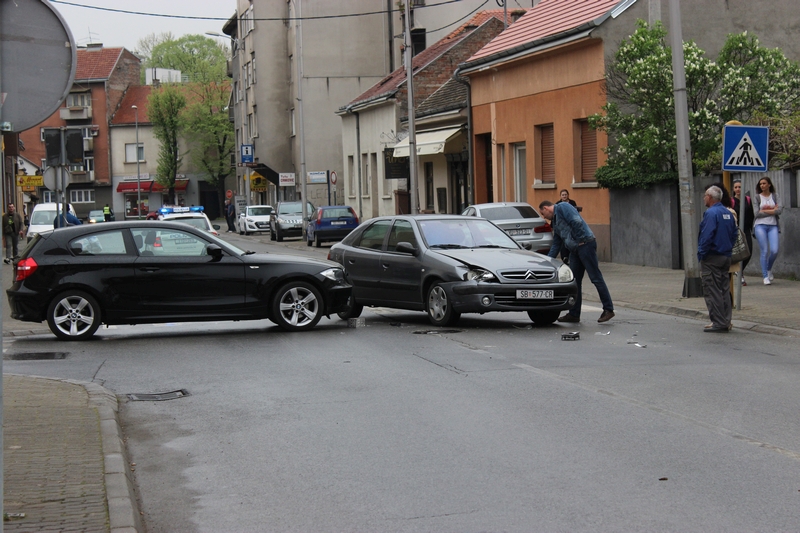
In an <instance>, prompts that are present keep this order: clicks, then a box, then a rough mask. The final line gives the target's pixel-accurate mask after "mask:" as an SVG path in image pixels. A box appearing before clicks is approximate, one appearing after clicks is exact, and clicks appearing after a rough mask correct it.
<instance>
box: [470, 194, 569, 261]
mask: <svg viewBox="0 0 800 533" xmlns="http://www.w3.org/2000/svg"><path fill="white" fill-rule="evenodd" d="M461 214H462V215H467V216H472V217H481V218H486V219H488V220H491V221H492V222H494V224H495V225H496V226H498V227H499V228H500V229H502V230H503V231H505V232H506V233H508V235H509V236H510V237H511V238H513V239H514V240H515V241H517V242H518V243H520V244H521V245H522V246H523V247H524V248H526V249H528V250H532V251H534V252H539V253H540V254H545V255H546V254H547V252H549V251H550V247H551V246H552V245H553V228H552V227H551V226H550V224H549V223H548V222H547V221H546V220H545V219H544V218H542V216H541V215H540V214H539V212H538V211H536V209H534V208H533V206H532V205H530V204H526V203H525V202H494V203H490V204H475V205H471V206H469V207H467V208H466V209H465V210H464V212H463V213H461Z"/></svg>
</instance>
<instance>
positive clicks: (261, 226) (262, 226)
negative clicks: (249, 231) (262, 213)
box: [256, 222, 267, 228]
mask: <svg viewBox="0 0 800 533" xmlns="http://www.w3.org/2000/svg"><path fill="white" fill-rule="evenodd" d="M256 226H258V227H259V228H266V227H267V223H266V222H256Z"/></svg>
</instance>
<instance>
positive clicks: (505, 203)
mask: <svg viewBox="0 0 800 533" xmlns="http://www.w3.org/2000/svg"><path fill="white" fill-rule="evenodd" d="M499 205H507V206H509V207H513V206H517V205H526V206H528V207H533V206H532V205H531V204H529V203H528V202H490V203H486V204H473V205H470V206H467V207H477V208H478V209H482V208H485V207H497V206H499ZM464 209H467V208H466V207H465V208H464Z"/></svg>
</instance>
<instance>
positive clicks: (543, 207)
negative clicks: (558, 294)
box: [539, 200, 614, 322]
mask: <svg viewBox="0 0 800 533" xmlns="http://www.w3.org/2000/svg"><path fill="white" fill-rule="evenodd" d="M539 211H540V212H541V213H542V216H543V217H544V218H546V219H547V220H549V221H550V223H551V225H552V226H553V244H552V246H551V247H550V251H549V252H548V253H547V255H548V256H550V257H553V258H555V257H558V253H559V251H560V250H561V247H562V246H566V248H567V249H568V250H569V267H570V269H572V273H573V274H574V275H575V281H577V283H578V297H577V301H576V302H575V305H574V306H572V308H571V309H570V310H569V311H568V312H567V313H566V314H564V315H563V316H561V317H560V318H559V319H558V321H559V322H580V321H581V302H582V299H583V298H582V292H581V291H582V289H581V286H582V285H583V275H584V273H586V272H588V273H589V279H590V280H591V281H592V283H594V286H595V288H596V289H597V294H598V295H599V296H600V301H601V302H602V303H603V313H602V314H601V315H600V318H598V319H597V321H598V322H607V321H609V320H611V319H612V318H613V317H614V304H613V302H612V301H611V294H610V293H609V292H608V287H607V286H606V282H605V280H604V279H603V274H602V272H600V265H599V263H598V261H597V240H596V239H595V236H594V233H592V230H591V229H589V225H588V224H586V222H585V221H584V220H583V218H581V216H580V214H578V210H577V209H575V208H574V207H572V206H571V205H570V204H569V203H568V202H561V203H560V204H553V202H550V201H547V200H545V201H544V202H542V203H540V204H539Z"/></svg>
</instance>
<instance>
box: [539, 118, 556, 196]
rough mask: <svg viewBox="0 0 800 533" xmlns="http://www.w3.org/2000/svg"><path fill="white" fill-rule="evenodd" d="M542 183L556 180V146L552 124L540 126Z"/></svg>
mask: <svg viewBox="0 0 800 533" xmlns="http://www.w3.org/2000/svg"><path fill="white" fill-rule="evenodd" d="M541 132H542V183H555V182H556V146H555V136H554V133H553V126H552V125H550V126H542V130H541Z"/></svg>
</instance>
